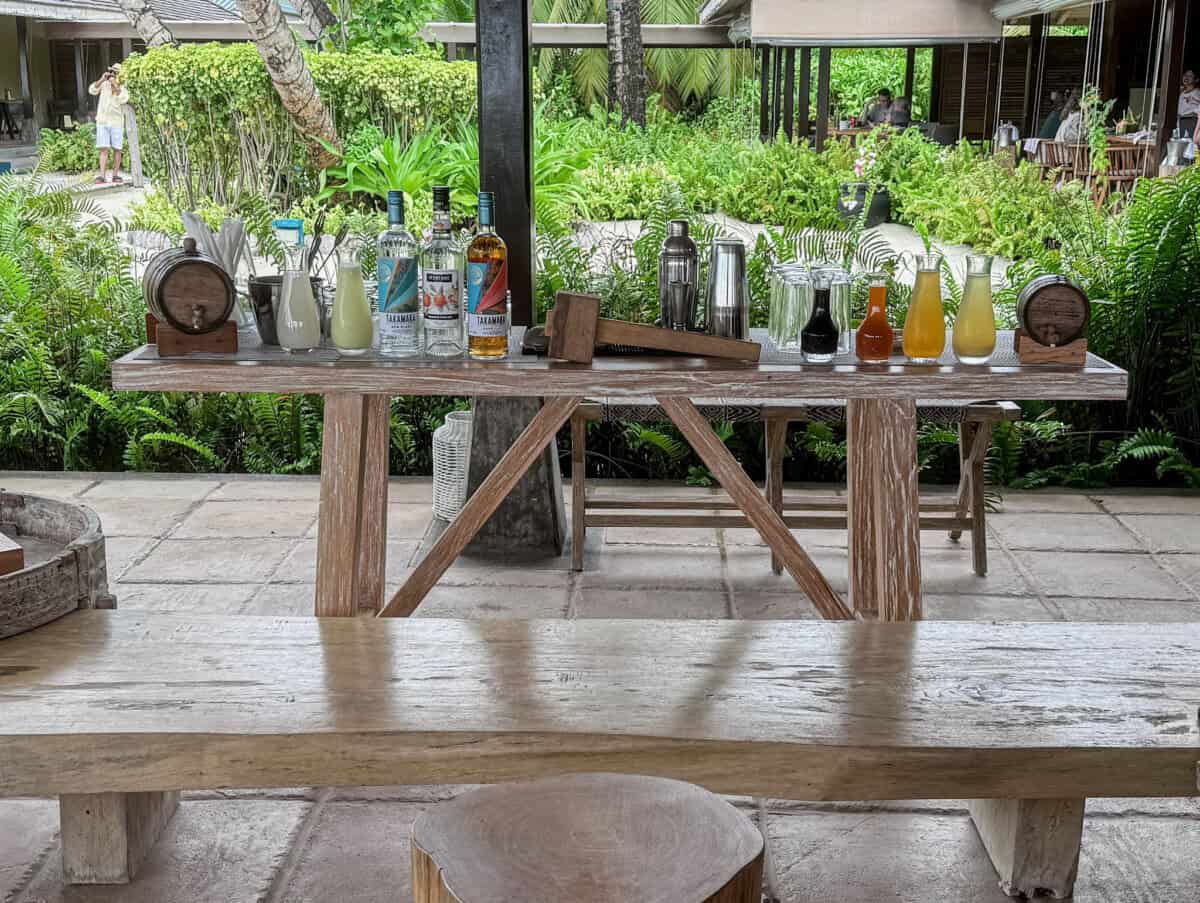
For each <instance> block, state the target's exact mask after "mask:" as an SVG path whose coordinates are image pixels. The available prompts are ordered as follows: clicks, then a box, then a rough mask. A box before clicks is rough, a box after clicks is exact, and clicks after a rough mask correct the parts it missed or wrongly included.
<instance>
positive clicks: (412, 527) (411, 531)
mask: <svg viewBox="0 0 1200 903" xmlns="http://www.w3.org/2000/svg"><path fill="white" fill-rule="evenodd" d="M432 520H433V511H432V510H431V509H430V507H429V505H417V504H412V503H408V502H404V503H390V504H389V505H388V521H387V528H388V538H389V539H423V538H424V536H425V534H426V533H427V532H428V531H429V524H430V522H431V521H432ZM320 526H321V524H320V521H319V520H318V521H314V522H313V524H312V526H310V527H309V528H308V530H307V532H306V533H305V534H304V535H305V536H307V537H308V538H309V539H315V538H316V537H317V535H318V534H319V533H320Z"/></svg>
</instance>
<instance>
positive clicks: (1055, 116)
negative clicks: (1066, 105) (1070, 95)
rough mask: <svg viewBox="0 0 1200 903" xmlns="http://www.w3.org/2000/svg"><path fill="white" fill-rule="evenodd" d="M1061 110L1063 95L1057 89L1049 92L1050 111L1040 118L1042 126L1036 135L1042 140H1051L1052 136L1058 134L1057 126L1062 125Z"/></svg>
mask: <svg viewBox="0 0 1200 903" xmlns="http://www.w3.org/2000/svg"><path fill="white" fill-rule="evenodd" d="M1062 111H1063V96H1062V94H1061V93H1059V92H1058V91H1051V92H1050V112H1049V113H1048V114H1046V118H1045V119H1044V120H1042V127H1041V128H1040V129H1038V137H1039V138H1041V139H1042V140H1043V141H1053V140H1054V136H1055V135H1057V134H1058V127H1059V126H1060V125H1062Z"/></svg>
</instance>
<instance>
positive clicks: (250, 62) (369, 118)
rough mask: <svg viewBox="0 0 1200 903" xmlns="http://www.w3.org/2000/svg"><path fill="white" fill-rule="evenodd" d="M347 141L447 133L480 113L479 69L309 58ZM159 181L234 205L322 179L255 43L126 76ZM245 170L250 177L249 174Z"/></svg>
mask: <svg viewBox="0 0 1200 903" xmlns="http://www.w3.org/2000/svg"><path fill="white" fill-rule="evenodd" d="M306 56H307V58H308V62H309V67H310V69H311V70H312V74H313V78H314V80H315V81H316V84H317V88H318V89H319V90H320V92H321V96H322V97H323V98H324V100H325V102H326V103H327V104H329V106H330V108H331V110H332V111H333V114H334V119H335V121H336V123H337V126H338V130H339V132H340V133H341V134H343V135H346V134H349V133H351V132H352V131H354V130H355V129H356V128H359V127H360V126H362V125H363V124H364V123H368V122H370V123H375V124H378V125H382V126H383V127H384V128H385V129H386V130H389V131H390V130H391V129H392V128H393V127H398V128H400V129H401V130H416V129H421V128H424V127H425V125H426V124H427V123H430V122H434V123H440V124H442V125H445V126H447V127H449V126H451V125H452V124H453V123H455V122H457V121H458V120H459V119H461V118H462V117H464V116H472V115H474V111H475V64H474V63H473V62H460V63H447V62H444V61H442V60H440V59H437V58H436V57H434V56H432V55H430V54H427V53H419V54H411V55H408V56H398V55H395V54H390V53H375V52H372V51H365V50H356V51H354V52H353V53H336V52H322V53H315V52H309V53H307V54H306ZM122 74H123V76H124V78H125V81H126V84H127V85H128V87H129V93H130V98H131V103H132V104H133V106H134V109H135V110H136V111H137V113H138V121H139V124H140V126H141V131H142V134H143V146H144V153H145V155H146V157H147V161H148V166H149V168H150V170H151V172H152V174H153V175H155V176H158V177H159V178H160V179H165V181H166V183H167V188H168V190H169V191H171V192H172V193H181V192H186V193H190V194H193V195H197V196H198V195H205V194H207V195H210V196H212V197H214V198H216V199H217V200H221V201H227V200H234V199H236V196H237V195H238V194H239V193H240V192H241V191H243V190H247V189H249V190H254V191H258V192H270V193H277V194H284V195H287V196H290V197H294V196H296V195H298V194H299V193H301V192H302V191H303V190H304V189H305V188H306V187H307V185H308V182H307V180H308V179H311V177H312V176H313V174H312V173H310V172H306V171H304V170H303V169H302V171H301V172H300V173H297V172H296V169H295V167H297V166H301V167H303V165H304V163H305V157H304V154H303V152H302V150H301V147H300V144H299V142H298V141H297V140H296V139H297V136H296V135H295V134H294V132H293V130H292V128H291V126H290V124H289V122H288V119H287V115H286V113H285V111H284V109H283V106H282V104H281V103H280V101H279V98H278V96H277V95H276V93H275V89H274V87H273V86H272V85H271V80H270V77H269V76H268V74H267V70H266V67H265V66H264V65H263V62H262V59H261V58H260V57H259V55H258V50H257V49H256V48H255V46H254V45H253V44H249V43H245V44H183V45H180V46H178V47H168V48H160V49H157V50H151V51H149V52H147V53H145V54H137V55H134V56H133V57H131V58H130V59H129V60H128V61H127V62H126V63H125V67H124V69H123V72H122ZM243 170H245V171H243Z"/></svg>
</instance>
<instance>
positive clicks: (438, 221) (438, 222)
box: [433, 210, 450, 235]
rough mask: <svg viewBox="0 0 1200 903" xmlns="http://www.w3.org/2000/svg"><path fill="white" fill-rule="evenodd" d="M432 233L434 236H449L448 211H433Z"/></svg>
mask: <svg viewBox="0 0 1200 903" xmlns="http://www.w3.org/2000/svg"><path fill="white" fill-rule="evenodd" d="M433 232H434V234H435V235H449V234H450V211H449V210H435V211H433Z"/></svg>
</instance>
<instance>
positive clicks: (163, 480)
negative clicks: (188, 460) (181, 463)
mask: <svg viewBox="0 0 1200 903" xmlns="http://www.w3.org/2000/svg"><path fill="white" fill-rule="evenodd" d="M97 479H102V480H103V482H101V483H98V484H97V485H95V486H93V487H92V488H91V489H89V490H88V491H87V492H85V493H84V494H83V495H82V496H80V498H82V499H84V500H85V502H84V503H85V504H86V503H87V502H86V500H87V499H128V498H136V499H188V500H190V501H193V502H198V501H200V499H202V498H204V497H205V496H207V495H208V494H209V493H210V492H212V491H213V490H214V489H216V488H218V486H220V481H219V480H218V479H217V478H215V477H202V476H187V477H185V476H175V475H166V476H162V477H158V478H152V477H131V478H128V479H127V478H119V479H118V478H114V477H113V476H112V475H109V474H98V475H97Z"/></svg>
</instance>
